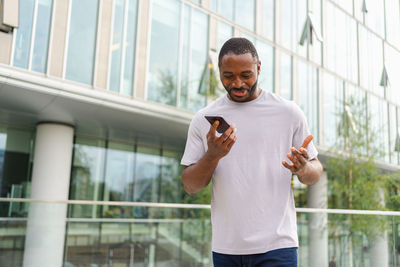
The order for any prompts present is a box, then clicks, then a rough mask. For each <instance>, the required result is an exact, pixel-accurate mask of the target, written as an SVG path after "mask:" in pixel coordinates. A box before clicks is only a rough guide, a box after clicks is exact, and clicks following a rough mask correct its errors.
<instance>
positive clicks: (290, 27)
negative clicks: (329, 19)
mask: <svg viewBox="0 0 400 267" xmlns="http://www.w3.org/2000/svg"><path fill="white" fill-rule="evenodd" d="M280 4H281V8H280V14H279V17H280V19H281V21H280V24H281V32H280V43H281V44H282V45H283V46H284V47H285V48H287V49H290V50H292V51H294V52H297V53H299V54H300V55H301V56H304V57H305V56H306V55H307V46H306V45H304V46H301V45H300V44H299V41H300V37H301V33H302V30H303V26H304V22H305V21H306V16H307V0H298V1H292V0H282V1H280Z"/></svg>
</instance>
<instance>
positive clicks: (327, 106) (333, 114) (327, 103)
mask: <svg viewBox="0 0 400 267" xmlns="http://www.w3.org/2000/svg"><path fill="white" fill-rule="evenodd" d="M321 93H322V112H323V127H322V136H323V144H324V145H325V146H326V147H329V148H333V147H335V146H336V148H337V149H343V147H337V146H338V145H340V144H338V143H337V140H338V136H337V130H338V127H339V124H340V122H341V121H342V117H341V115H342V114H343V111H344V105H343V104H344V98H343V96H344V94H343V81H342V80H339V79H337V78H335V77H333V76H332V75H330V74H328V73H326V72H325V73H323V86H322V90H321Z"/></svg>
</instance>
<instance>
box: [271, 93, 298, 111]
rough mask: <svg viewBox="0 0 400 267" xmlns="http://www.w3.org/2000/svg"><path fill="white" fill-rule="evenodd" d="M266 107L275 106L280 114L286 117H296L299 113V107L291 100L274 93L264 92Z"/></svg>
mask: <svg viewBox="0 0 400 267" xmlns="http://www.w3.org/2000/svg"><path fill="white" fill-rule="evenodd" d="M264 101H266V103H267V104H268V105H272V106H275V107H276V108H278V109H279V110H280V111H281V112H283V113H285V114H288V115H291V116H293V115H296V114H299V113H301V112H302V111H301V109H300V107H299V106H298V105H297V104H296V103H295V102H294V101H292V100H287V99H286V98H283V97H281V96H279V95H277V94H275V93H270V92H266V94H265V100H264Z"/></svg>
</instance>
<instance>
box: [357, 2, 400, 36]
mask: <svg viewBox="0 0 400 267" xmlns="http://www.w3.org/2000/svg"><path fill="white" fill-rule="evenodd" d="M383 1H384V0H365V2H366V5H367V9H368V12H367V13H366V15H365V23H366V24H367V26H368V27H369V28H370V29H372V30H373V31H374V32H376V33H377V34H379V35H380V36H382V37H384V36H385V16H384V13H385V10H384V3H383ZM398 16H399V15H398V14H397V15H396V17H398Z"/></svg>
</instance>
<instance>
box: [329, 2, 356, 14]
mask: <svg viewBox="0 0 400 267" xmlns="http://www.w3.org/2000/svg"><path fill="white" fill-rule="evenodd" d="M333 2H336V3H337V4H338V5H339V6H341V7H342V8H343V9H344V10H346V11H347V13H349V14H353V1H352V0H333Z"/></svg>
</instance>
